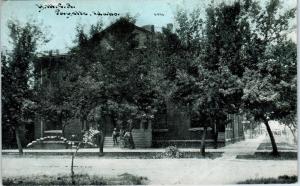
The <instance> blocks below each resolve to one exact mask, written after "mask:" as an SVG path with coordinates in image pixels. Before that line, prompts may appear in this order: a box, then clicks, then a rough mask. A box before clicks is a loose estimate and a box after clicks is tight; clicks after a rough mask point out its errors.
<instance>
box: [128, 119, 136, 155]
mask: <svg viewBox="0 0 300 186" xmlns="http://www.w3.org/2000/svg"><path fill="white" fill-rule="evenodd" d="M132 128H133V126H132V123H130V125H129V134H130V136H129V144H130V148H131V149H135V144H134V141H133V137H132Z"/></svg>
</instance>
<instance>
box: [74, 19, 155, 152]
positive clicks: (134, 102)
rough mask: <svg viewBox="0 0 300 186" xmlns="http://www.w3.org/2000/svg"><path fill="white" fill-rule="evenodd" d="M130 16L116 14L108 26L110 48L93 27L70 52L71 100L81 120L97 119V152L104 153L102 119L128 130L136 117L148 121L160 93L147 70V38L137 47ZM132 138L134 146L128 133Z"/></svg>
mask: <svg viewBox="0 0 300 186" xmlns="http://www.w3.org/2000/svg"><path fill="white" fill-rule="evenodd" d="M132 21H134V20H132V19H129V18H126V17H125V18H120V19H119V20H117V21H116V22H115V23H112V25H111V26H109V28H108V29H112V30H113V31H112V33H113V35H112V37H109V38H107V37H106V38H105V39H106V40H107V42H108V43H109V46H110V47H108V48H105V47H103V45H101V44H100V42H99V41H100V40H101V39H103V37H104V36H105V33H104V32H101V31H100V32H99V31H98V32H91V33H93V34H92V35H90V36H89V35H87V34H84V32H83V31H82V30H81V31H80V32H79V34H78V37H79V39H78V41H79V43H78V46H77V47H75V48H73V49H72V51H71V61H72V63H73V64H74V69H76V71H75V72H74V73H76V74H77V77H78V78H76V80H75V81H74V83H73V85H74V87H75V88H74V92H73V93H72V95H73V96H72V100H73V101H72V102H73V103H74V105H75V108H77V111H76V113H77V116H78V117H80V118H81V119H82V120H83V121H85V122H86V121H87V117H88V116H90V117H95V116H96V118H98V119H95V121H97V122H98V126H99V130H100V132H101V136H100V142H99V143H100V154H103V140H104V135H105V130H104V125H103V123H104V121H105V119H107V118H110V120H111V121H112V123H113V125H114V126H115V127H116V126H117V125H120V126H121V127H123V128H124V129H125V130H128V131H129V132H130V133H131V131H132V129H133V127H134V126H133V124H134V123H135V122H142V120H147V121H148V120H152V119H153V115H154V113H155V112H156V110H157V109H156V107H157V104H156V103H157V100H158V99H159V95H158V93H157V90H156V85H155V84H154V83H153V81H152V79H151V78H152V77H153V76H152V75H153V74H152V73H150V71H151V72H152V71H154V70H153V66H152V63H151V62H152V61H154V60H153V59H152V58H151V56H153V54H154V52H152V51H151V49H150V47H149V46H150V45H151V43H150V42H149V43H148V41H147V42H146V43H145V46H146V48H143V49H140V48H137V47H138V45H137V42H136V35H135V34H134V33H131V31H132V30H131V29H134V24H133V22H132ZM124 28H126V29H125V30H124ZM80 38H81V39H80ZM80 41H81V42H80ZM108 54H109V55H108ZM133 71H134V72H135V73H132V72H133ZM130 141H131V142H132V143H131V147H133V148H134V143H133V139H132V135H131V140H130Z"/></svg>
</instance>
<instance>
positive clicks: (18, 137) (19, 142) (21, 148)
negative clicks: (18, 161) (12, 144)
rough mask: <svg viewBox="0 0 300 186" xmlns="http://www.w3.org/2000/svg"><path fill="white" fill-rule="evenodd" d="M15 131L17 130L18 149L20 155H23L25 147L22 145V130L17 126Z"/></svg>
mask: <svg viewBox="0 0 300 186" xmlns="http://www.w3.org/2000/svg"><path fill="white" fill-rule="evenodd" d="M15 130H16V131H15V133H16V140H17V145H18V149H19V154H20V155H23V147H22V144H21V139H20V131H19V130H20V129H19V127H18V126H17V127H16V129H15Z"/></svg>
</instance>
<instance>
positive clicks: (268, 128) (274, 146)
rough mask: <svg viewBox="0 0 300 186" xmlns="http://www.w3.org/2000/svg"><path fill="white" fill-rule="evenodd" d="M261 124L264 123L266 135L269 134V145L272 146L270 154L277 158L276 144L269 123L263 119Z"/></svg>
mask: <svg viewBox="0 0 300 186" xmlns="http://www.w3.org/2000/svg"><path fill="white" fill-rule="evenodd" d="M263 122H264V124H265V125H266V128H267V131H268V134H269V136H270V140H271V144H272V148H273V151H272V154H273V155H274V156H278V155H279V153H278V149H277V145H276V142H275V138H274V135H273V132H272V131H271V128H270V125H269V122H268V120H267V119H265V118H264V119H263Z"/></svg>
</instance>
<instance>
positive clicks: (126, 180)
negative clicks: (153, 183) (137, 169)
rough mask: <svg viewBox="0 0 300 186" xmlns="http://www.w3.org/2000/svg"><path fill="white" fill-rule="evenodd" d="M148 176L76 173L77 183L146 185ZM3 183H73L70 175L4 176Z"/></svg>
mask: <svg viewBox="0 0 300 186" xmlns="http://www.w3.org/2000/svg"><path fill="white" fill-rule="evenodd" d="M147 182H148V179H147V178H146V177H140V176H135V175H132V174H128V173H124V174H121V175H118V176H116V177H100V176H90V175H87V174H81V175H75V184H76V185H145V184H147ZM3 185H72V181H71V176H70V175H61V176H60V175H58V176H47V175H41V176H31V177H13V178H5V177H4V178H3Z"/></svg>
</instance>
